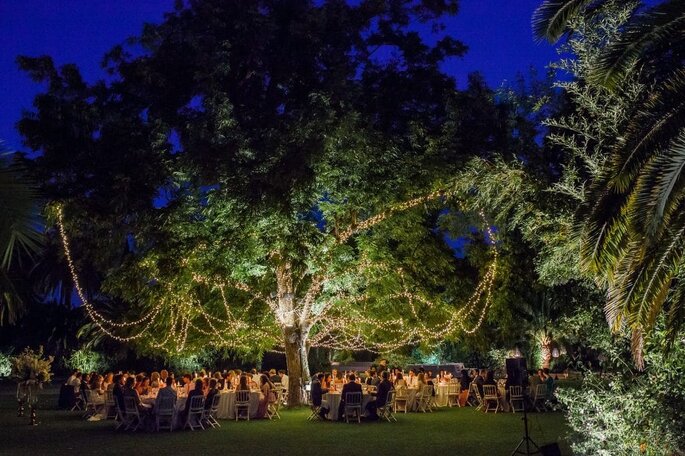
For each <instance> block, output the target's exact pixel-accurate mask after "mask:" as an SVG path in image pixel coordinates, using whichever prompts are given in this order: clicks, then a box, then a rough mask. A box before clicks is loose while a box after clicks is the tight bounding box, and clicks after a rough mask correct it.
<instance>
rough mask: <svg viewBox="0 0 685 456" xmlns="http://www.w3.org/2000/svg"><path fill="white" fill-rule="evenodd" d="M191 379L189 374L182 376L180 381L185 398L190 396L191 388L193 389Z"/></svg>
mask: <svg viewBox="0 0 685 456" xmlns="http://www.w3.org/2000/svg"><path fill="white" fill-rule="evenodd" d="M191 379H192V377H191V375H190V374H183V378H182V379H181V381H182V382H183V393H184V395H185V396H188V395H189V394H190V391H191V388H192V387H193V383H192V381H191Z"/></svg>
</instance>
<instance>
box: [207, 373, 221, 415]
mask: <svg viewBox="0 0 685 456" xmlns="http://www.w3.org/2000/svg"><path fill="white" fill-rule="evenodd" d="M217 386H218V382H217V380H216V379H215V378H212V379H210V380H209V390H208V391H207V399H205V409H206V410H209V409H210V408H212V401H213V400H214V396H216V395H217V394H219V388H218V387H217Z"/></svg>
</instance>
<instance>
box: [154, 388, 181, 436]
mask: <svg viewBox="0 0 685 456" xmlns="http://www.w3.org/2000/svg"><path fill="white" fill-rule="evenodd" d="M175 415H176V401H175V400H174V398H173V396H164V397H161V398H159V402H158V403H157V407H156V409H155V428H156V429H157V431H161V430H162V429H168V430H169V432H171V431H172V430H173V429H174V417H175Z"/></svg>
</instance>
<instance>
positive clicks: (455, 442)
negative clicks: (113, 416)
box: [0, 387, 571, 456]
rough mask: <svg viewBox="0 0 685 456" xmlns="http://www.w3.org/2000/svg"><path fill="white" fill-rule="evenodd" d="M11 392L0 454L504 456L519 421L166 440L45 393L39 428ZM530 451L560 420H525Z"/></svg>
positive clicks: (296, 419)
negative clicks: (117, 425) (67, 406)
mask: <svg viewBox="0 0 685 456" xmlns="http://www.w3.org/2000/svg"><path fill="white" fill-rule="evenodd" d="M13 393H14V391H13V390H10V389H9V387H2V388H0V454H2V455H24V454H27V455H28V454H31V455H62V454H69V455H72V456H73V455H91V454H97V455H108V454H136V455H156V454H209V453H210V452H211V453H214V454H229V453H235V452H239V453H240V454H244V455H252V454H262V455H270V456H272V455H303V454H329V455H332V454H336V455H350V454H353V455H355V456H361V455H374V456H378V455H393V456H396V455H405V454H406V455H410V454H411V455H413V456H416V455H419V454H420V455H435V454H440V455H451V454H456V452H458V453H459V454H468V455H469V456H477V455H508V454H510V453H511V451H512V450H513V448H514V447H515V446H516V444H517V443H518V441H519V439H520V438H521V433H522V422H521V419H520V418H521V415H520V414H516V415H515V414H511V413H498V414H496V415H495V414H487V415H486V414H484V413H480V412H476V411H475V410H473V409H472V408H462V409H459V408H452V409H448V408H440V409H438V410H437V411H436V412H435V413H432V414H417V413H412V414H406V415H405V414H400V415H398V422H397V423H392V424H390V423H379V422H369V423H362V424H361V425H358V424H344V423H330V422H308V421H306V418H307V415H308V410H305V409H299V410H285V411H283V412H282V414H281V415H282V417H283V418H282V419H281V420H280V421H272V422H270V421H250V422H244V421H241V422H239V423H236V422H235V421H221V424H222V426H221V428H220V429H211V430H207V431H203V432H198V431H196V432H190V431H175V432H173V433H168V432H167V433H146V432H137V433H135V434H132V433H121V432H114V430H113V425H112V422H111V421H100V422H88V421H84V420H83V419H81V417H80V414H79V413H76V412H66V411H58V410H54V409H52V410H50V409H51V408H54V404H56V401H57V399H56V390H55V389H50V390H48V391H46V392H45V394H44V395H43V397H42V398H41V401H40V407H41V410H39V411H38V420H39V422H40V424H39V425H38V426H35V427H32V426H28V424H27V423H28V416H25V417H23V418H17V416H16V405H17V404H16V401H15V400H14V394H13ZM530 416H531V427H530V428H531V436H532V437H533V439H534V440H535V441H536V442H537V443H538V444H544V443H549V442H553V441H558V442H559V443H560V444H561V446H562V452H563V454H571V453H570V451H569V449H568V447H567V445H566V444H565V443H564V442H563V435H564V434H565V433H566V426H565V424H564V419H563V416H562V415H561V414H560V413H545V414H531V415H530Z"/></svg>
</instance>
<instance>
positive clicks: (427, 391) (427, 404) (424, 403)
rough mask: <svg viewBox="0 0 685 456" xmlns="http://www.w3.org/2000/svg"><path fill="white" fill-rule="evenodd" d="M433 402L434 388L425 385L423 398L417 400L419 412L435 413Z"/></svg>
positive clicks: (422, 391)
mask: <svg viewBox="0 0 685 456" xmlns="http://www.w3.org/2000/svg"><path fill="white" fill-rule="evenodd" d="M432 400H433V387H432V386H431V385H424V386H423V388H421V396H420V397H417V398H416V401H417V410H418V411H419V412H423V413H426V412H431V413H432V412H433V408H432V407H431V402H432Z"/></svg>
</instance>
